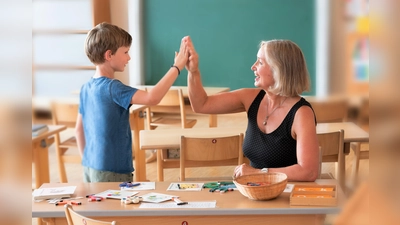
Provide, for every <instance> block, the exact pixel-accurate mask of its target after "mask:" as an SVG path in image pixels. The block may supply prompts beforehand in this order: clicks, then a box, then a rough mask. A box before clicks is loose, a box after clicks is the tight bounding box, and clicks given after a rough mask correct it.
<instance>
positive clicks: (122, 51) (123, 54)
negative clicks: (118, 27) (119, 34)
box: [110, 46, 131, 72]
mask: <svg viewBox="0 0 400 225" xmlns="http://www.w3.org/2000/svg"><path fill="white" fill-rule="evenodd" d="M129 49H130V47H125V46H122V47H119V48H118V50H117V51H116V52H115V54H114V55H111V60H110V65H111V67H112V68H113V69H114V71H118V72H122V71H124V69H125V66H126V64H128V62H129V60H130V59H131V57H130V56H129Z"/></svg>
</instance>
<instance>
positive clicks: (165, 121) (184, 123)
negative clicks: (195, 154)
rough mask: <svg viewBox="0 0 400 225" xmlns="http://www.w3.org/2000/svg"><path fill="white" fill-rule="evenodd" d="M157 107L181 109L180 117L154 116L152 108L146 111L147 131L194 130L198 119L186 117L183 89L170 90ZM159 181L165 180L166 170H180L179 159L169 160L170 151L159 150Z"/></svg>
mask: <svg viewBox="0 0 400 225" xmlns="http://www.w3.org/2000/svg"><path fill="white" fill-rule="evenodd" d="M146 91H147V89H146ZM156 107H163V108H165V111H168V109H169V108H177V107H179V109H180V115H179V117H176V116H173V115H168V114H167V115H162V116H160V117H153V116H152V114H153V113H152V107H148V108H147V109H146V124H147V129H149V130H153V129H156V128H158V127H164V128H165V127H181V128H192V127H193V126H194V125H195V124H196V123H197V120H196V119H188V118H187V117H186V109H185V101H184V98H183V94H182V89H179V88H178V89H170V90H169V91H168V92H167V94H166V95H165V96H164V98H163V99H162V100H161V102H160V103H159V104H158V105H157V106H156ZM171 111H173V110H171ZM156 154H157V177H158V178H157V179H158V181H163V180H164V168H179V159H169V158H168V150H167V149H162V150H157V153H156Z"/></svg>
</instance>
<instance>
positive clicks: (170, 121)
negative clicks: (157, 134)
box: [151, 117, 197, 128]
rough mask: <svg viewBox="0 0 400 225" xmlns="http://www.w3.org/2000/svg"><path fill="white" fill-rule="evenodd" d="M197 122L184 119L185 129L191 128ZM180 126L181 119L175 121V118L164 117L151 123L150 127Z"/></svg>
mask: <svg viewBox="0 0 400 225" xmlns="http://www.w3.org/2000/svg"><path fill="white" fill-rule="evenodd" d="M196 123H197V120H195V119H186V122H185V127H187V128H192V127H194V125H196ZM180 125H181V119H180V118H179V119H175V118H166V117H160V118H157V119H155V120H153V121H152V122H151V126H152V127H154V128H155V127H163V126H180Z"/></svg>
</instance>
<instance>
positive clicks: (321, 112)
mask: <svg viewBox="0 0 400 225" xmlns="http://www.w3.org/2000/svg"><path fill="white" fill-rule="evenodd" d="M307 101H309V102H310V104H311V106H312V107H313V110H314V112H315V116H316V117H317V122H318V123H333V122H343V121H346V120H347V114H348V110H349V106H348V102H347V100H346V99H344V98H332V99H307Z"/></svg>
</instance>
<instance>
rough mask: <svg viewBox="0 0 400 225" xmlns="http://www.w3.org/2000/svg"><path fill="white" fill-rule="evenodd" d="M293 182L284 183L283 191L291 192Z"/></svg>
mask: <svg viewBox="0 0 400 225" xmlns="http://www.w3.org/2000/svg"><path fill="white" fill-rule="evenodd" d="M293 188H294V184H286V187H285V190H283V192H288V193H291V192H292V191H293Z"/></svg>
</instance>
